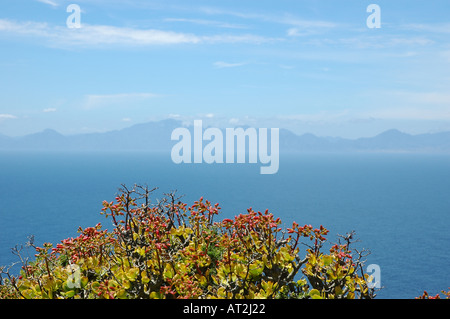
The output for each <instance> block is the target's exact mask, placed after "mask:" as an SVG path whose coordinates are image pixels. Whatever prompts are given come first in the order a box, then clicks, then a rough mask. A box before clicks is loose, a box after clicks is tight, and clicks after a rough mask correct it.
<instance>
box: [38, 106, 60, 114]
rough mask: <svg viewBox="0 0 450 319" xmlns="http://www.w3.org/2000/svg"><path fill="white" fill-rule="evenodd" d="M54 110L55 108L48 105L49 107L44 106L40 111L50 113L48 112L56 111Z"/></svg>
mask: <svg viewBox="0 0 450 319" xmlns="http://www.w3.org/2000/svg"><path fill="white" fill-rule="evenodd" d="M56 111H57V110H56V108H54V107H49V108H46V109H43V110H42V112H44V113H50V112H56Z"/></svg>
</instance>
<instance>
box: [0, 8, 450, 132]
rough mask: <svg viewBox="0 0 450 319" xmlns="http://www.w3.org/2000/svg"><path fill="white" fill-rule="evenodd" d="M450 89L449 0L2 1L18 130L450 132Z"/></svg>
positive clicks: (4, 116)
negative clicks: (151, 125)
mask: <svg viewBox="0 0 450 319" xmlns="http://www.w3.org/2000/svg"><path fill="white" fill-rule="evenodd" d="M72 4H74V5H76V6H77V7H78V8H79V9H80V12H79V17H80V19H79V20H77V19H76V16H74V14H76V12H77V11H76V10H68V6H69V5H72ZM371 4H376V5H378V8H379V11H378V12H379V19H378V20H377V19H375V18H377V17H374V16H372V14H373V13H375V12H376V11H369V12H368V10H367V9H368V6H369V5H371ZM70 8H71V7H69V9H70ZM374 19H375V20H374ZM368 20H369V23H368ZM76 22H79V25H76V24H75V23H76ZM370 22H379V23H380V25H379V28H371V27H370V26H373V24H371V23H370ZM74 26H75V27H74ZM449 88H450V2H449V1H448V0H430V1H423V0H421V1H417V0H408V1H404V0H396V1H391V0H389V1H388V0H371V1H364V0H340V1H338V0H320V1H319V0H289V1H288V0H278V1H266V0H257V1H256V0H239V1H237V0H220V1H218V0H215V1H213V0H209V1H206V0H203V1H197V0H190V1H181V0H178V1H170V0H157V1H152V0H145V1H144V0H136V1H131V0H89V1H88V0H70V1H65V0H2V1H1V2H0V134H4V135H8V136H23V135H26V134H31V133H36V132H39V131H42V130H44V129H48V128H50V129H54V130H56V131H58V132H60V133H62V134H65V135H73V134H81V133H91V132H105V131H110V130H117V129H122V128H125V127H129V126H132V125H134V124H138V123H145V122H150V121H157V120H162V119H167V118H173V119H178V120H180V121H182V122H183V123H184V124H188V123H192V122H193V121H194V120H196V119H201V120H203V121H204V125H209V126H216V127H234V126H235V125H249V126H252V127H267V128H287V129H290V130H292V131H293V132H295V133H297V134H303V133H313V134H316V135H318V136H335V137H346V138H358V137H368V136H374V135H376V134H379V133H381V132H383V131H385V130H388V129H392V128H395V129H399V130H401V131H403V132H406V133H409V134H422V133H433V132H440V131H450V90H449Z"/></svg>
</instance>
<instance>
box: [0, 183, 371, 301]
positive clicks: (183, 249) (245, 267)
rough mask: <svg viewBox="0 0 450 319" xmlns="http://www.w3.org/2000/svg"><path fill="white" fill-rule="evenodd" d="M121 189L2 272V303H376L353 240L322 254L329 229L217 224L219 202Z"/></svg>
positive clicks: (264, 220) (253, 216) (260, 216)
mask: <svg viewBox="0 0 450 319" xmlns="http://www.w3.org/2000/svg"><path fill="white" fill-rule="evenodd" d="M152 191H153V190H150V189H149V188H148V187H143V186H138V185H135V186H134V187H133V188H132V189H128V188H127V187H126V186H123V187H122V188H121V190H120V193H119V195H118V196H117V197H116V198H115V201H112V202H107V201H104V202H103V209H102V214H104V215H105V216H106V217H107V218H108V219H111V221H112V224H113V226H114V228H113V230H112V231H108V230H104V229H103V227H102V225H101V224H97V225H96V226H94V227H88V228H85V229H81V228H80V229H79V236H78V237H76V238H68V239H65V240H62V241H61V242H60V243H59V244H57V245H56V247H54V246H53V245H52V244H48V243H46V244H44V245H43V247H36V246H35V245H34V244H33V243H29V245H31V246H32V247H34V248H35V249H36V255H35V260H33V261H28V260H27V259H24V258H22V256H21V255H20V250H18V249H16V253H17V255H18V256H19V257H20V259H21V262H22V270H21V273H20V276H17V277H16V276H13V275H11V274H10V272H9V269H8V268H6V267H3V268H2V269H0V270H1V271H0V298H81V299H84V298H106V299H113V298H114V299H115V298H123V299H132V298H161V299H163V298H251V299H253V298H374V297H375V291H374V289H372V288H370V285H368V282H370V277H369V276H368V275H367V274H366V273H365V272H364V267H363V264H364V260H363V258H364V257H365V256H367V254H366V252H365V251H364V250H363V251H361V252H359V251H357V250H355V249H354V252H352V251H351V250H350V246H351V244H352V236H353V233H350V234H347V235H346V236H341V237H339V238H338V241H337V243H336V244H329V245H327V246H328V249H326V250H325V248H324V247H325V245H324V244H325V242H326V236H327V234H328V232H329V231H328V230H327V229H326V228H324V227H323V226H320V227H318V228H313V227H312V226H311V225H304V226H300V225H299V224H297V223H295V222H294V223H293V224H292V227H290V228H286V229H282V228H281V227H280V225H281V220H280V219H279V218H276V219H275V218H274V216H273V215H272V214H271V213H269V212H268V211H265V212H264V213H261V212H255V211H253V210H252V209H251V208H250V209H248V210H247V213H245V214H241V215H238V216H235V218H234V219H223V220H221V221H217V222H216V221H214V218H215V217H216V215H218V214H219V212H220V207H219V205H218V204H215V205H213V204H211V202H209V201H207V200H203V198H200V200H198V201H196V202H194V204H193V205H192V206H190V207H188V206H187V205H186V204H185V203H182V202H181V201H180V200H179V198H177V197H176V196H175V193H170V194H165V197H164V198H163V199H162V200H161V201H158V202H157V203H155V204H152V203H151V201H150V194H151V192H152Z"/></svg>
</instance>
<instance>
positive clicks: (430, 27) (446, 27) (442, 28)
mask: <svg viewBox="0 0 450 319" xmlns="http://www.w3.org/2000/svg"><path fill="white" fill-rule="evenodd" d="M401 28H402V29H406V30H414V31H423V32H431V33H444V34H445V33H450V23H428V24H424V23H422V24H421V23H411V24H405V25H402V26H401Z"/></svg>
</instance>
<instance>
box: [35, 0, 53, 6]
mask: <svg viewBox="0 0 450 319" xmlns="http://www.w3.org/2000/svg"><path fill="white" fill-rule="evenodd" d="M36 1H37V2H42V3H45V4H48V5H51V6H52V7H57V6H59V4H58V3H56V2H54V1H51V0H36Z"/></svg>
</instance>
